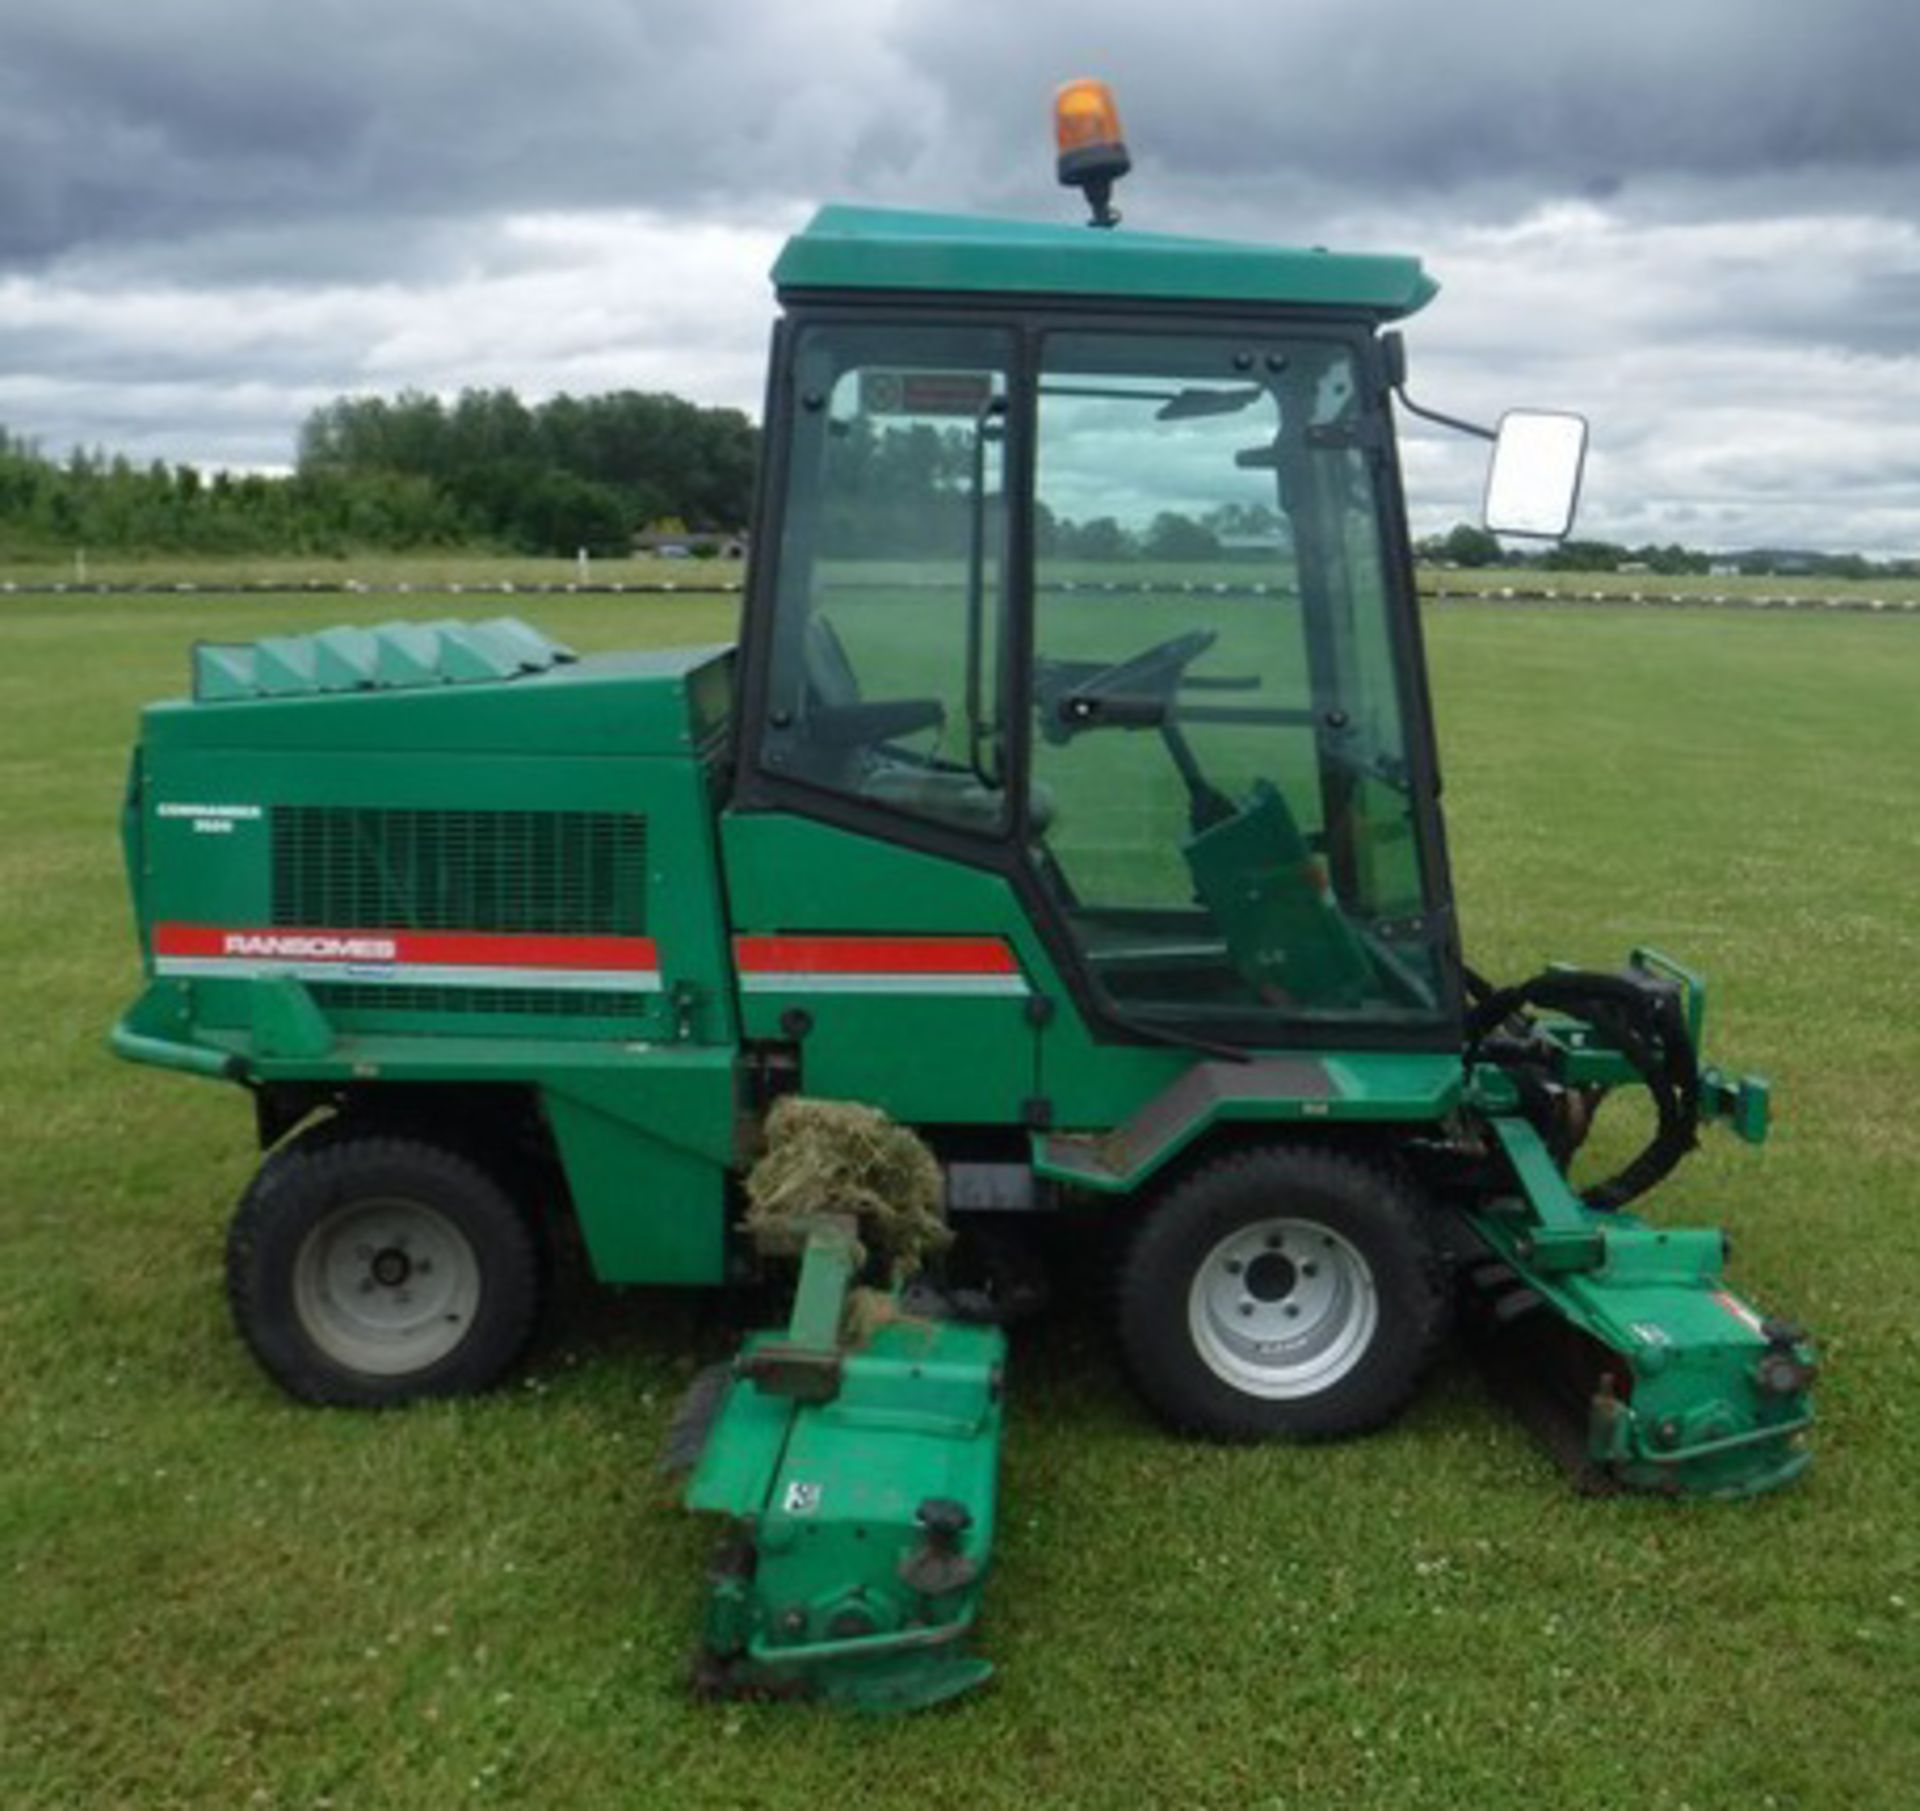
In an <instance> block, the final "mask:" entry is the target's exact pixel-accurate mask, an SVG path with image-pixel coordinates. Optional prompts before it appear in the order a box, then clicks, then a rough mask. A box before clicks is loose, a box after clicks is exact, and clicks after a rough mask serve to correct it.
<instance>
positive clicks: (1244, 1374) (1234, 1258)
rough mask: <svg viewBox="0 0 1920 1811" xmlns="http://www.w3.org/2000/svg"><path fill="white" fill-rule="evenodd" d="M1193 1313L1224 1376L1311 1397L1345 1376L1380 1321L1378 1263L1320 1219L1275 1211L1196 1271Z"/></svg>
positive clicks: (1205, 1356) (1201, 1344) (1208, 1357)
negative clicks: (1375, 1266)
mask: <svg viewBox="0 0 1920 1811" xmlns="http://www.w3.org/2000/svg"><path fill="white" fill-rule="evenodd" d="M1187 1317H1188V1326H1189V1330H1190V1331H1191V1333H1192V1335H1193V1342H1194V1347H1195V1350H1196V1351H1197V1352H1198V1353H1199V1355H1200V1357H1201V1359H1202V1361H1203V1362H1204V1363H1205V1364H1206V1366H1207V1368H1208V1369H1209V1370H1211V1371H1212V1372H1213V1373H1214V1375H1215V1376H1216V1377H1218V1378H1220V1379H1221V1381H1222V1382H1224V1383H1227V1384H1230V1385H1232V1387H1233V1388H1235V1389H1237V1390H1243V1391H1245V1392H1246V1393H1247V1394H1249V1395H1252V1396H1260V1397H1263V1398H1267V1399H1269V1400H1274V1399H1281V1398H1296V1397H1303V1396H1311V1395H1314V1394H1316V1393H1317V1392H1319V1391H1321V1390H1324V1389H1327V1388H1329V1387H1330V1386H1331V1385H1333V1384H1335V1383H1337V1382H1338V1381H1339V1380H1340V1379H1341V1378H1342V1377H1344V1376H1346V1375H1347V1373H1348V1372H1349V1371H1351V1370H1352V1369H1353V1368H1354V1366H1355V1365H1357V1364H1358V1363H1359V1362H1360V1360H1361V1359H1362V1358H1363V1357H1364V1356H1365V1355H1366V1352H1367V1349H1368V1347H1369V1346H1370V1345H1371V1344H1372V1341H1373V1335H1374V1330H1375V1328H1376V1327H1377V1326H1378V1325H1379V1318H1380V1308H1379V1297H1378V1293H1377V1291H1376V1289H1375V1286H1374V1280H1373V1272H1372V1270H1371V1268H1370V1267H1369V1266H1368V1264H1367V1261H1366V1259H1365V1258H1364V1257H1362V1256H1361V1254H1360V1252H1359V1251H1358V1250H1357V1249H1356V1248H1355V1247H1354V1246H1353V1245H1352V1244H1350V1243H1349V1242H1348V1241H1347V1240H1346V1239H1344V1238H1342V1237H1341V1236H1340V1235H1339V1234H1338V1233H1336V1232H1333V1231H1332V1230H1331V1229H1329V1228H1328V1227H1325V1226H1322V1225H1320V1224H1318V1223H1317V1222H1315V1221H1311V1220H1300V1219H1293V1218H1274V1219H1270V1220H1262V1221H1256V1222H1253V1223H1251V1224H1249V1225H1247V1226H1243V1227H1241V1228H1239V1229H1238V1230H1236V1231H1234V1232H1231V1233H1229V1234H1228V1235H1227V1236H1226V1237H1225V1238H1224V1239H1222V1240H1221V1241H1220V1242H1219V1243H1218V1244H1217V1245H1215V1246H1214V1248H1213V1250H1212V1251H1211V1252H1209V1253H1208V1254H1207V1256H1206V1258H1205V1259H1204V1261H1203V1262H1202V1263H1201V1265H1200V1267H1199V1269H1198V1270H1197V1271H1196V1273H1195V1275H1194V1279H1193V1285H1192V1288H1191V1290H1190V1291H1189V1294H1188V1302H1187Z"/></svg>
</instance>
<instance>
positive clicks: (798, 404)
mask: <svg viewBox="0 0 1920 1811" xmlns="http://www.w3.org/2000/svg"><path fill="white" fill-rule="evenodd" d="M1012 356H1013V346H1012V339H1011V336H1010V335H1009V334H1006V333H1004V332H1000V331H995V330H989V329H978V328H946V327H887V328H865V327H852V326H815V327H808V328H804V329H802V331H801V336H800V339H799V342H798V344H797V346H796V348H795V353H794V361H793V384H794V396H793V408H792V415H791V420H792V428H791V441H790V444H789V447H788V484H787V498H786V515H785V521H784V525H783V528H782V532H781V540H780V548H779V575H780V576H779V581H778V584H779V590H778V595H777V598H776V600H775V605H774V624H773V647H772V658H771V661H770V665H769V693H768V717H767V723H766V729H765V737H764V741H763V745H762V746H763V753H762V757H761V759H762V764H763V765H764V766H765V767H766V768H767V769H768V770H770V771H772V772H775V773H779V774H784V775H787V776H790V777H792V778H794V779H799V780H804V781H806V782H807V783H809V784H811V785H815V786H821V787H826V788H828V789H830V790H832V791H835V792H840V793H845V794H849V795H851V796H854V797H857V798H861V799H864V800H867V801H869V802H871V803H874V804H876V805H880V806H882V807H884V808H886V809H888V810H890V811H898V812H904V813H907V814H909V815H912V816H917V817H922V818H930V819H933V820H936V821H938V822H941V823H943V824H947V825H950V826H953V827H956V828H959V829H963V830H975V831H980V832H985V833H991V832H994V831H997V830H999V829H1000V828H1001V826H1002V825H1003V824H1004V823H1005V821H1006V814H1007V789H1006V783H1005V759H1006V754H1005V743H1006V734H1005V731H1006V723H1005V711H1004V702H1003V693H1004V689H1005V688H1004V682H1003V672H1002V667H1003V660H1004V656H1005V652H1006V647H1007V639H1006V634H1005V614H1006V608H1007V595H1008V588H1007V548H1006V539H1007V527H1008V512H1007V507H1006V482H1005V474H1006V432H1007V388H1008V372H1009V369H1010V367H1011V363H1012Z"/></svg>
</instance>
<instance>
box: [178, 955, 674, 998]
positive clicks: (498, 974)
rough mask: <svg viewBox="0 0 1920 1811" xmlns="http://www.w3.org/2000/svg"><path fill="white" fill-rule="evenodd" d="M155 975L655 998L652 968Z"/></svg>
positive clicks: (252, 966)
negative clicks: (550, 990)
mask: <svg viewBox="0 0 1920 1811" xmlns="http://www.w3.org/2000/svg"><path fill="white" fill-rule="evenodd" d="M153 970H154V973H155V974H157V975H169V976H184V977H189V978H198V979H201V980H210V981H246V980H251V979H253V978H255V977H264V976H272V975H291V976H292V977H293V978H294V979H295V980H297V981H352V982H356V983H360V984H371V985H373V986H376V987H552V988H559V989H562V990H564V991H567V992H570V993H587V992H614V993H632V994H657V993H658V992H659V991H660V971H659V970H658V969H656V968H606V969H600V968H483V967H481V966H479V965H477V964H453V963H438V962H272V961H268V962H257V961H253V960H250V959H248V958H244V957H239V958H236V957H230V956H159V957H156V958H155V959H154V964H153Z"/></svg>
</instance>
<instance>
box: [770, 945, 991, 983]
mask: <svg viewBox="0 0 1920 1811" xmlns="http://www.w3.org/2000/svg"><path fill="white" fill-rule="evenodd" d="M733 956H734V960H735V962H737V963H738V964H739V966H740V972H741V973H742V974H746V975H1017V974H1018V973H1019V972H1020V965H1019V963H1018V962H1016V961H1015V960H1014V957H1013V951H1012V950H1010V949H1008V948H1007V946H1006V944H1005V943H1004V942H1002V941H1001V939H1000V938H998V937H736V938H735V939H734V941H733Z"/></svg>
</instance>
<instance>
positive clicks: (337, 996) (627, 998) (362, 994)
mask: <svg viewBox="0 0 1920 1811" xmlns="http://www.w3.org/2000/svg"><path fill="white" fill-rule="evenodd" d="M308 991H309V992H310V993H311V994H312V995H313V997H314V1000H315V1001H316V1002H317V1003H318V1004H319V1006H320V1008H321V1009H322V1010H323V1011H324V1010H326V1009H327V1008H329V1007H332V1008H335V1009H336V1010H338V1011H341V1012H468V1013H471V1012H501V1013H516V1014H520V1015H523V1016H524V1015H527V1014H538V1015H539V1016H540V1017H542V1018H556V1019H638V1018H641V1017H644V1015H645V1013H646V1009H647V1001H646V997H645V996H644V995H637V994H630V993H599V992H589V991H587V990H586V989H582V988H568V987H405V986H388V985H387V984H385V983H377V984H371V985H369V984H362V983H356V982H352V981H313V982H309V983H308Z"/></svg>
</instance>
